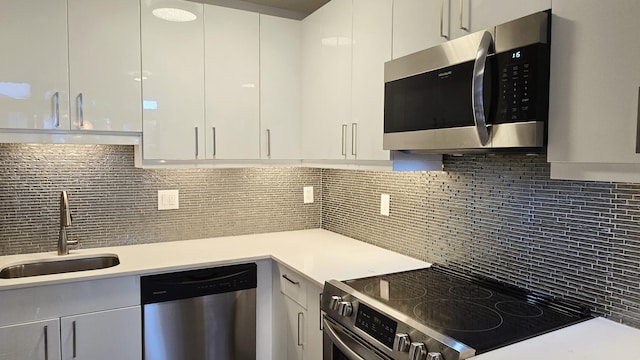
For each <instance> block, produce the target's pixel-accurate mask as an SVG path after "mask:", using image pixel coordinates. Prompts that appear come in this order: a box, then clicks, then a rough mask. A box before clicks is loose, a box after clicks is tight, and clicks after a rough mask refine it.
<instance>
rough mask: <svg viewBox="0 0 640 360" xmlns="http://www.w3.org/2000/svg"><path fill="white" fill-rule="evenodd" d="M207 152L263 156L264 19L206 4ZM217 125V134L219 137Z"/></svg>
mask: <svg viewBox="0 0 640 360" xmlns="http://www.w3.org/2000/svg"><path fill="white" fill-rule="evenodd" d="M205 90H206V127H207V129H206V141H207V146H206V154H207V155H206V157H207V158H208V159H258V158H259V157H260V139H259V135H260V113H259V112H260V109H259V106H260V20H259V14H258V13H254V12H248V11H242V10H236V9H230V8H225V7H220V6H212V5H206V6H205ZM214 128H215V137H214Z"/></svg>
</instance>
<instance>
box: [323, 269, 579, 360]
mask: <svg viewBox="0 0 640 360" xmlns="http://www.w3.org/2000/svg"><path fill="white" fill-rule="evenodd" d="M321 308H322V310H323V311H324V315H323V320H322V321H323V326H324V342H323V359H324V360H342V359H349V360H380V359H386V360H390V359H393V360H395V359H403V360H405V359H411V360H424V359H428V360H463V359H467V358H470V357H472V356H475V355H478V354H481V353H484V352H487V351H490V350H493V349H496V348H499V347H502V346H505V345H509V344H512V343H514V342H518V341H521V340H524V339H527V338H531V337H533V336H537V335H540V334H543V333H546V332H549V331H552V330H556V329H559V328H562V327H565V326H567V325H571V324H575V323H577V322H580V321H583V320H586V319H589V318H591V317H592V316H591V314H590V311H589V309H587V308H585V307H583V306H581V305H578V304H574V303H569V302H566V301H558V300H555V299H552V298H550V297H546V296H542V295H540V294H535V293H533V292H529V291H526V290H523V289H519V288H515V287H511V286H508V285H505V284H503V283H499V282H495V281H491V280H488V279H483V278H476V277H469V276H465V275H462V274H459V273H456V272H454V271H451V270H449V269H445V268H443V267H438V266H433V267H430V268H426V269H421V270H415V271H408V272H402V273H396V274H389V275H383V276H375V277H370V278H364V279H356V280H349V281H345V282H340V281H335V280H332V281H329V282H327V283H326V284H325V287H324V291H323V294H322V304H321Z"/></svg>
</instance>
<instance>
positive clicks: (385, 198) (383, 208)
mask: <svg viewBox="0 0 640 360" xmlns="http://www.w3.org/2000/svg"><path fill="white" fill-rule="evenodd" d="M390 207H391V196H389V194H382V195H380V215H384V216H389V208H390Z"/></svg>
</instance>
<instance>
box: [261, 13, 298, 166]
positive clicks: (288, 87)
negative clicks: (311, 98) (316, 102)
mask: <svg viewBox="0 0 640 360" xmlns="http://www.w3.org/2000/svg"><path fill="white" fill-rule="evenodd" d="M301 31H302V28H301V24H300V21H297V20H290V19H285V18H280V17H275V16H269V15H260V134H261V135H260V139H261V141H260V143H261V146H260V158H261V159H300V122H301V119H300V117H301V109H300V105H301V101H302V98H301V87H302V84H301V81H300V71H301V60H300V56H301V46H302V45H301Z"/></svg>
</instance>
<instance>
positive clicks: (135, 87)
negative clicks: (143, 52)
mask: <svg viewBox="0 0 640 360" xmlns="http://www.w3.org/2000/svg"><path fill="white" fill-rule="evenodd" d="M139 8H140V5H139V1H136V0H100V1H95V0H94V1H86V0H69V72H70V74H69V75H70V94H71V95H70V96H71V99H70V100H71V119H72V120H71V129H72V130H75V129H82V130H103V131H138V132H139V131H142V105H141V101H140V100H141V79H142V75H141V74H140V9H139ZM81 103H82V108H81Z"/></svg>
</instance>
